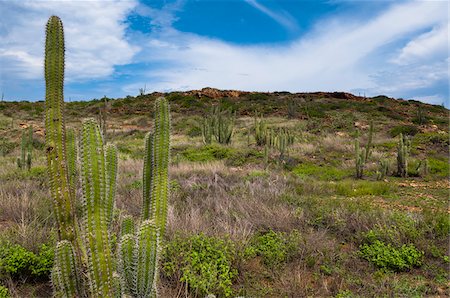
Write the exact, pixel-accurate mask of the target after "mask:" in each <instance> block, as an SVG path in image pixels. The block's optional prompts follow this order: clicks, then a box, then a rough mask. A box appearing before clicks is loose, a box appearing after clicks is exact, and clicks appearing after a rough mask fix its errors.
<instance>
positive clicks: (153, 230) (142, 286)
mask: <svg viewBox="0 0 450 298" xmlns="http://www.w3.org/2000/svg"><path fill="white" fill-rule="evenodd" d="M158 256H159V234H158V228H157V226H156V225H155V224H154V222H153V221H151V220H146V221H144V222H143V223H142V224H141V227H140V229H139V231H138V235H137V245H136V256H135V258H136V266H135V270H134V271H135V273H136V277H135V287H134V296H135V297H156V295H157V293H156V280H157V275H158V266H157V264H158Z"/></svg>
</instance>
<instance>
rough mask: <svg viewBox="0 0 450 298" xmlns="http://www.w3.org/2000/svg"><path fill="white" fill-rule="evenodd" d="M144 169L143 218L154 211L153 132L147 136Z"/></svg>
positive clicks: (148, 216)
mask: <svg viewBox="0 0 450 298" xmlns="http://www.w3.org/2000/svg"><path fill="white" fill-rule="evenodd" d="M144 153H145V155H144V169H143V173H142V186H143V187H142V197H143V206H142V219H143V220H146V219H149V218H150V213H151V212H153V211H152V210H151V209H150V208H151V185H152V180H153V167H154V165H153V134H152V133H151V132H149V133H147V135H146V136H145V149H144Z"/></svg>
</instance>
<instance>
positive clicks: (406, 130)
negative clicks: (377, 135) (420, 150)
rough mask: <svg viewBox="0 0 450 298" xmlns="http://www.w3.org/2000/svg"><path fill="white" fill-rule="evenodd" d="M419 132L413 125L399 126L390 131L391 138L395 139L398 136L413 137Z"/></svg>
mask: <svg viewBox="0 0 450 298" xmlns="http://www.w3.org/2000/svg"><path fill="white" fill-rule="evenodd" d="M418 132H419V129H418V128H417V127H416V126H415V125H399V126H395V127H393V128H392V129H391V130H390V132H389V133H390V135H391V137H396V136H398V135H399V134H403V135H408V136H414V135H416V134H417V133H418Z"/></svg>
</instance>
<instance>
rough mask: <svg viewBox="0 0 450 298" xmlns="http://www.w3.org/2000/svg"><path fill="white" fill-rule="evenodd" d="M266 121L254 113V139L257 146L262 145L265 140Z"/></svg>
mask: <svg viewBox="0 0 450 298" xmlns="http://www.w3.org/2000/svg"><path fill="white" fill-rule="evenodd" d="M267 133H268V131H267V123H266V121H265V120H264V119H263V118H262V116H261V118H260V119H258V115H257V114H256V115H255V140H256V144H257V145H258V146H263V145H265V144H266V141H267Z"/></svg>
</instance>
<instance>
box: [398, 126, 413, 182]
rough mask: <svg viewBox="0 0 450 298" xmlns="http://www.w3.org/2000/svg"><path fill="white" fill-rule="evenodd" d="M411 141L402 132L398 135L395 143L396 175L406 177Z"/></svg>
mask: <svg viewBox="0 0 450 298" xmlns="http://www.w3.org/2000/svg"><path fill="white" fill-rule="evenodd" d="M410 146H411V141H410V140H409V138H408V137H406V136H404V135H403V134H400V135H399V140H398V145H397V175H398V176H400V177H404V178H405V177H408V157H409V149H410Z"/></svg>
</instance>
